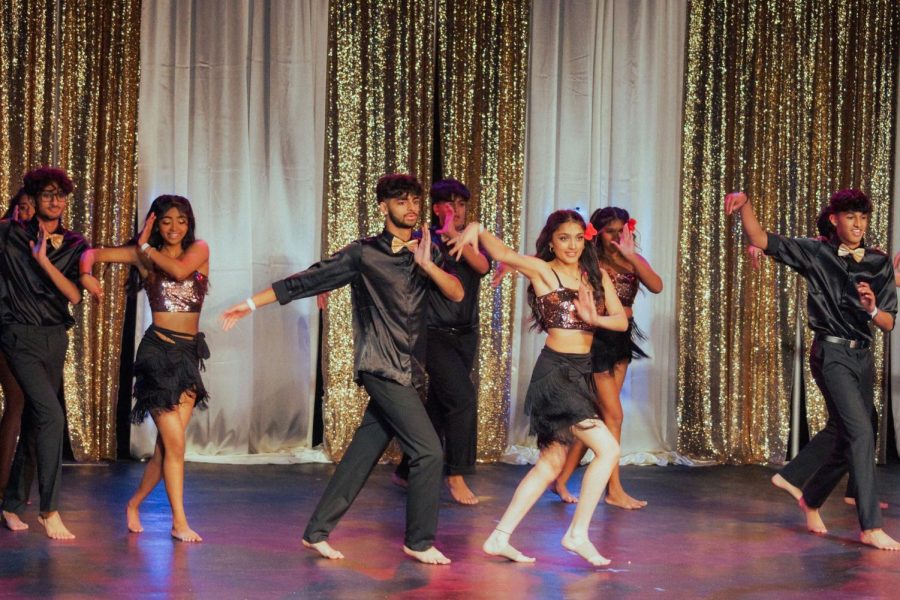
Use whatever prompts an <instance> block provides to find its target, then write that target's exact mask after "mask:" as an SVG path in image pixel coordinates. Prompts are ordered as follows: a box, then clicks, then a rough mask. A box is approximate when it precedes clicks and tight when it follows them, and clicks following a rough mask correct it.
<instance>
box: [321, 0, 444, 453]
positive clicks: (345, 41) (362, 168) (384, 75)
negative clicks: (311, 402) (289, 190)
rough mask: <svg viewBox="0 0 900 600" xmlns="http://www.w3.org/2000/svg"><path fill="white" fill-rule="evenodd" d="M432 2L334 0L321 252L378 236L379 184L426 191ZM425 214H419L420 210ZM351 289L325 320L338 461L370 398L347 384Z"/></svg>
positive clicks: (339, 295)
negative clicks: (407, 184)
mask: <svg viewBox="0 0 900 600" xmlns="http://www.w3.org/2000/svg"><path fill="white" fill-rule="evenodd" d="M433 19H434V5H433V3H432V2H430V1H426V0H341V1H340V2H331V4H330V6H329V39H328V101H327V102H328V115H327V117H326V121H327V122H326V133H325V143H326V149H325V151H326V165H325V169H326V172H325V210H324V211H323V212H324V219H323V229H322V240H323V248H322V249H323V253H324V255H326V256H327V255H329V254H331V253H333V252H335V251H337V250H339V249H340V248H342V247H343V246H345V245H346V244H348V243H349V242H351V241H353V240H355V239H358V238H360V237H365V236H369V235H375V234H377V233H379V232H380V231H381V229H382V227H383V225H384V217H383V216H382V215H381V213H380V212H379V211H378V205H377V204H376V202H375V183H376V181H377V180H378V177H380V176H381V175H383V174H385V173H391V172H398V171H401V172H408V173H412V174H414V175H416V176H418V177H419V179H420V180H422V183H423V184H424V185H425V186H426V188H427V186H428V183H429V182H428V180H429V179H430V175H431V138H432V129H433V118H432V110H433V108H432V106H433V96H432V92H433V86H432V84H431V82H432V79H433V74H434V63H433V61H434V37H433V35H434V25H433ZM423 213H424V211H423ZM351 332H352V316H351V311H350V290H349V289H348V288H347V287H345V288H342V289H340V290H339V291H337V292H335V293H333V294H331V296H330V298H329V301H328V309H327V312H326V315H325V319H324V331H323V353H322V365H323V370H324V372H325V373H324V375H325V376H324V380H325V396H324V400H323V410H322V413H323V419H324V424H325V428H324V429H325V446H326V449H327V451H328V452H329V454H330V456H331V457H332V458H333V459H334V460H340V458H341V457H342V456H343V454H344V451H345V450H346V448H347V445H348V444H349V442H350V439H351V438H352V437H353V433H354V432H355V431H356V428H357V427H358V426H359V423H360V421H361V419H362V414H363V411H364V409H365V406H366V403H367V401H368V397H367V396H366V394H365V392H364V391H363V390H362V388H359V387H358V386H357V385H356V384H355V383H354V382H353V337H352V333H351Z"/></svg>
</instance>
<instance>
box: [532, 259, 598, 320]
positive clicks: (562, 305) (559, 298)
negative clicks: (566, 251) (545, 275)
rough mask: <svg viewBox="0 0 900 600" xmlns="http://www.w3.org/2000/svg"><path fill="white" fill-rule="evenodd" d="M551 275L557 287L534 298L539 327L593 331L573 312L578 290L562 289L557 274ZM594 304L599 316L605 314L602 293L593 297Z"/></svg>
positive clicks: (554, 272)
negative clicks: (538, 314) (554, 278)
mask: <svg viewBox="0 0 900 600" xmlns="http://www.w3.org/2000/svg"><path fill="white" fill-rule="evenodd" d="M551 270H552V269H551ZM553 274H554V275H556V281H557V282H558V283H559V287H558V288H556V289H555V290H553V291H552V292H548V293H546V294H544V295H543V296H538V297H537V298H535V302H536V303H537V309H538V312H539V313H540V315H541V327H542V328H543V329H544V330H545V331H546V330H547V329H580V330H582V331H593V330H594V329H595V327H594V326H593V325H588V324H587V323H585V322H584V321H582V320H581V317H579V316H578V311H577V310H575V300H577V299H578V290H573V289H572V288H567V287H564V286H563V284H562V281H561V280H560V279H559V274H558V273H557V272H556V271H553ZM594 302H595V304H596V305H597V312H598V313H599V314H601V315H603V314H606V306H605V304H604V301H603V294H602V293H601V294H595V295H594Z"/></svg>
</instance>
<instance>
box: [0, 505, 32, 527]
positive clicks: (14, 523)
mask: <svg viewBox="0 0 900 600" xmlns="http://www.w3.org/2000/svg"><path fill="white" fill-rule="evenodd" d="M3 523H4V524H5V525H6V528H7V529H9V530H10V531H25V530H26V529H28V523H26V522H25V521H23V520H22V519H20V518H19V515H17V514H16V513H14V512H7V511H5V510H4V511H3Z"/></svg>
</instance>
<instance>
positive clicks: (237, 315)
mask: <svg viewBox="0 0 900 600" xmlns="http://www.w3.org/2000/svg"><path fill="white" fill-rule="evenodd" d="M251 312H253V311H251V310H250V307H249V306H248V305H247V303H246V302H241V303H240V304H235V305H234V306H232V307H231V308H229V309H228V310H226V311H225V312H223V313H222V314H221V315H219V323H221V324H222V329H223V330H225V331H230V330H231V328H233V327H234V326H235V325H237V322H238V321H240V320H241V319H243V318H244V317H246V316H247V315H249V314H250V313H251Z"/></svg>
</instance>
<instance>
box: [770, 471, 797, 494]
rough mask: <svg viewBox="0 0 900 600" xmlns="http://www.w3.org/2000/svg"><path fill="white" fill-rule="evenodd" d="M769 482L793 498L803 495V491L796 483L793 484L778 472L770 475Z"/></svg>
mask: <svg viewBox="0 0 900 600" xmlns="http://www.w3.org/2000/svg"><path fill="white" fill-rule="evenodd" d="M771 482H772V485H774V486H775V487H777V488H781V489H782V490H784V491H786V492H787V493H788V494H790V495H791V496H793V497H794V500H799V499H800V498H802V497H803V491H802V490H801V489H800V488H798V487H797V486H796V485H793V484H792V483H791V482H789V481H788V480H787V479H785V478H784V477H782V476H781V474H779V473H775V474H774V475H772V479H771Z"/></svg>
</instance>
